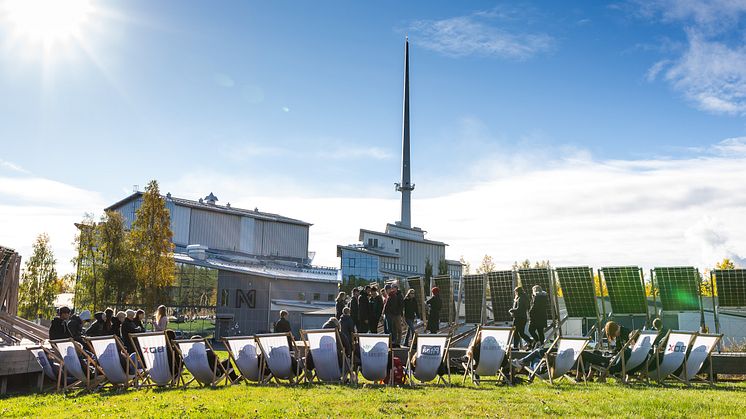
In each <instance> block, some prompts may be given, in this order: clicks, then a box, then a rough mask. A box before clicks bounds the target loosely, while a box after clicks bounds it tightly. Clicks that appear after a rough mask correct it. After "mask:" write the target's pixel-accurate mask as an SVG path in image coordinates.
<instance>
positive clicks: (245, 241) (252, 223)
mask: <svg viewBox="0 0 746 419" xmlns="http://www.w3.org/2000/svg"><path fill="white" fill-rule="evenodd" d="M256 224H257V223H256V220H254V219H253V218H251V217H241V243H239V249H240V250H241V251H242V252H245V253H250V254H256V253H257V249H258V248H259V246H261V241H260V242H259V246H257V245H256V238H257V234H256ZM259 237H260V238H261V236H259Z"/></svg>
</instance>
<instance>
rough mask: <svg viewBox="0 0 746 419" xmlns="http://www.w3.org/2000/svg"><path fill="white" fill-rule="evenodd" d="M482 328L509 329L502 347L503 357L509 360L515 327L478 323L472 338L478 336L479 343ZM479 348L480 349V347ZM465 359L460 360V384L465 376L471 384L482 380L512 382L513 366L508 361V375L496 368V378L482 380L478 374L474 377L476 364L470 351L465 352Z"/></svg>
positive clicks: (464, 381) (463, 382)
mask: <svg viewBox="0 0 746 419" xmlns="http://www.w3.org/2000/svg"><path fill="white" fill-rule="evenodd" d="M482 330H510V335H508V345H507V346H506V347H505V348H504V350H505V354H504V355H503V356H504V357H505V358H507V359H508V361H510V356H511V353H512V350H513V335H514V334H515V327H513V326H510V327H499V326H485V325H479V326H478V327H477V332H476V333H475V334H474V339H477V337H479V339H480V341H479V344H480V345H481V344H482V341H481V336H480V334H481V332H482ZM480 350H481V349H480ZM467 357H468V358H467V360H466V362H462V363H461V365H462V366H463V367H464V380H463V381H462V383H461V384H465V383H466V378H467V377H469V378H470V379H471V382H472V383H473V384H476V385H479V384H480V383H481V382H482V381H495V382H500V381H502V382H503V383H505V384H508V385H512V384H513V367H512V366H511V365H510V362H508V368H509V370H508V375H507V376H506V375H505V373H504V372H503V371H502V368H498V370H497V376H496V377H497V379H496V380H484V379H482V377H481V376H480V377H479V378H477V377H476V365H475V364H474V358H472V356H471V354H470V353H467Z"/></svg>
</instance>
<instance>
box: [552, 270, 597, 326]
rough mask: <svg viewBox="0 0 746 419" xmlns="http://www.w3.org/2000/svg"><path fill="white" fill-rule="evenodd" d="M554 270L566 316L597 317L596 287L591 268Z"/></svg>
mask: <svg viewBox="0 0 746 419" xmlns="http://www.w3.org/2000/svg"><path fill="white" fill-rule="evenodd" d="M556 272H557V279H558V280H559V283H560V287H562V297H563V299H564V301H565V308H567V315H568V317H597V316H598V305H597V303H596V288H595V286H594V284H593V271H591V268H589V267H587V266H575V267H567V268H557V269H556Z"/></svg>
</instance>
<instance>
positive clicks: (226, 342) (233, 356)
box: [220, 335, 262, 384]
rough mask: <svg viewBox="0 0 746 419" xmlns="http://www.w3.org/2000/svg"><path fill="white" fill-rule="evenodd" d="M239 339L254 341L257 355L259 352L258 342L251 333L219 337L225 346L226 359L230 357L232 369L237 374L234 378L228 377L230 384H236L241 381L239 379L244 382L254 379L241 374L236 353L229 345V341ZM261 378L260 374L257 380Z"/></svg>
mask: <svg viewBox="0 0 746 419" xmlns="http://www.w3.org/2000/svg"><path fill="white" fill-rule="evenodd" d="M239 339H240V340H251V341H252V342H254V345H255V347H256V348H257V355H259V353H260V352H259V344H258V343H257V342H256V338H255V337H254V336H253V335H250V336H230V337H224V338H221V339H220V340H221V341H222V342H223V345H224V346H225V350H226V351H227V352H228V359H230V360H231V362H232V365H233V371H235V372H236V374H237V375H238V377H236V379H235V380H230V378H229V381H230V383H231V384H236V383H238V382H241V381H244V382H246V383H248V382H251V381H254V380H251V379H249V378H247V377H245V376H244V375H243V372H242V371H241V368H239V367H238V361H237V360H236V354H234V353H233V349H232V348H231V345H230V343H229V342H230V341H231V340H239ZM257 362H259V361H258V360H257ZM257 368H260V366H259V365H257ZM261 379H262V378H261V376H260V377H259V381H261ZM259 381H256V382H259Z"/></svg>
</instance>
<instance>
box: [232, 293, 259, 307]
mask: <svg viewBox="0 0 746 419" xmlns="http://www.w3.org/2000/svg"><path fill="white" fill-rule="evenodd" d="M244 303H246V305H247V306H248V307H249V308H255V307H256V290H249V291H246V292H243V290H236V308H241V306H243V305H244Z"/></svg>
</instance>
